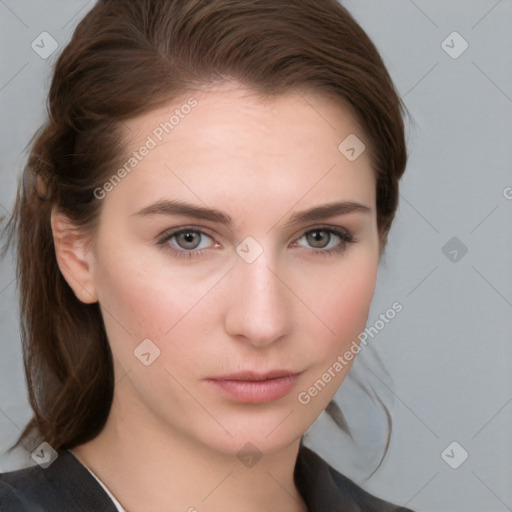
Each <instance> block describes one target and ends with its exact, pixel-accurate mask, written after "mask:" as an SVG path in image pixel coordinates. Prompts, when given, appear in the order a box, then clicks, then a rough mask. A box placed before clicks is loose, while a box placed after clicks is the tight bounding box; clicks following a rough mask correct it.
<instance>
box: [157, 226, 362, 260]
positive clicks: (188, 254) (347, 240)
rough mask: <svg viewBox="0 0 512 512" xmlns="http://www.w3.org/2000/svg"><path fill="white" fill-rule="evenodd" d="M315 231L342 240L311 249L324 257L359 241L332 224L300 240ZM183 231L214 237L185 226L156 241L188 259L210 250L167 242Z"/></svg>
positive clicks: (338, 252)
mask: <svg viewBox="0 0 512 512" xmlns="http://www.w3.org/2000/svg"><path fill="white" fill-rule="evenodd" d="M315 231H326V232H328V233H330V234H331V235H335V236H337V237H339V238H340V240H341V242H340V243H339V244H338V245H337V246H335V247H333V248H331V249H321V248H319V249H310V251H311V252H313V253H316V254H318V255H319V256H320V255H321V256H323V257H329V256H335V255H337V254H341V253H343V252H344V251H345V249H346V248H347V245H348V244H352V243H355V242H356V241H357V240H355V238H354V237H353V236H352V235H351V234H350V233H348V232H347V231H345V230H343V229H339V228H334V227H330V226H320V227H316V228H313V229H308V230H307V231H305V232H304V233H303V234H302V235H301V236H300V237H299V238H298V239H297V240H300V239H301V238H302V237H303V236H305V235H307V234H308V233H313V232H315ZM182 233H197V234H200V235H206V236H208V237H210V238H213V237H211V236H210V235H209V234H208V233H206V232H205V231H203V230H201V229H198V228H194V227H185V228H179V229H175V230H171V231H166V232H164V233H162V235H160V236H159V237H158V239H157V241H156V245H157V246H159V247H161V248H162V250H165V251H170V252H171V253H173V255H175V256H178V257H181V258H188V259H192V258H197V257H199V256H201V255H202V254H203V253H205V252H206V251H207V250H208V249H192V250H186V249H180V250H177V249H174V248H172V247H171V246H170V245H169V244H168V243H167V242H169V240H171V239H172V238H173V237H175V236H177V235H180V234H182Z"/></svg>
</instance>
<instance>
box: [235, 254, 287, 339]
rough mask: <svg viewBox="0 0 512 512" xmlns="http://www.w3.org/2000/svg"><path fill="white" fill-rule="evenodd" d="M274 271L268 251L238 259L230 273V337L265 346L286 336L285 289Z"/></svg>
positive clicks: (272, 260)
mask: <svg viewBox="0 0 512 512" xmlns="http://www.w3.org/2000/svg"><path fill="white" fill-rule="evenodd" d="M240 245H241V246H242V248H243V245H242V244H240ZM246 248H247V247H246ZM238 250H239V249H238ZM238 250H237V252H238ZM277 267H278V265H277V264H276V262H275V259H274V258H273V256H272V254H271V253H270V251H261V253H260V254H259V255H258V256H257V257H256V258H255V259H254V260H250V259H244V257H243V255H242V256H240V257H239V258H237V261H236V263H235V268H233V270H232V271H231V272H230V284H229V292H228V293H229V295H230V298H229V308H228V311H227V313H226V315H227V316H226V330H227V331H228V332H229V333H230V334H231V335H242V336H244V337H245V338H247V339H248V340H249V341H250V342H251V343H253V344H258V345H265V344H268V343H271V342H272V341H274V340H276V339H278V338H280V337H281V336H283V335H284V334H285V333H286V332H287V330H288V329H289V327H290V320H291V311H290V310H289V307H290V304H289V301H288V300H287V299H288V297H287V296H286V290H285V287H284V286H283V284H282V283H281V281H280V279H278V278H277V277H276V275H275V274H278V272H277V270H276V269H277Z"/></svg>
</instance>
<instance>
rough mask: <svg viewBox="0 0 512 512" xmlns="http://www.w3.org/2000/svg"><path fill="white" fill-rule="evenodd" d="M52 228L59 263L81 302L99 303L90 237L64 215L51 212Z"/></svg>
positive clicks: (54, 211) (65, 277)
mask: <svg viewBox="0 0 512 512" xmlns="http://www.w3.org/2000/svg"><path fill="white" fill-rule="evenodd" d="M51 228H52V232H53V243H54V246H55V256H56V258H57V264H58V266H59V269H60V271H61V273H62V275H63V276H64V279H65V280H66V282H67V283H68V284H69V286H70V287H71V289H72V290H73V292H74V293H75V295H76V297H77V298H78V300H80V301H81V302H84V303H85V304H93V303H94V302H97V300H98V297H97V294H96V284H95V279H94V272H93V270H94V268H93V265H92V261H93V259H92V252H91V249H90V243H89V242H90V238H89V237H88V236H86V235H85V234H84V233H83V231H80V230H79V229H78V228H77V227H76V226H75V225H74V224H73V223H72V222H71V221H70V220H69V218H68V217H67V216H66V215H64V214H63V213H61V212H58V211H56V210H55V209H53V210H52V214H51Z"/></svg>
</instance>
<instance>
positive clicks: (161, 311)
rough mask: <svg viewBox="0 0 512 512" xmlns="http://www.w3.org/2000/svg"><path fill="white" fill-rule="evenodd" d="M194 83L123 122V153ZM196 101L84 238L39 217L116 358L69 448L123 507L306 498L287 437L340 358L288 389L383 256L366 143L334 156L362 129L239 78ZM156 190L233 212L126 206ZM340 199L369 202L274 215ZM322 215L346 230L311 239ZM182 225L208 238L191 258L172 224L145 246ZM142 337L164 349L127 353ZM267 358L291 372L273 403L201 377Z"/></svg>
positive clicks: (319, 101) (312, 102) (351, 322)
mask: <svg viewBox="0 0 512 512" xmlns="http://www.w3.org/2000/svg"><path fill="white" fill-rule="evenodd" d="M191 95H192V94H190V95H187V96H184V98H183V99H182V100H181V99H180V100H179V101H173V102H172V103H170V104H168V105H166V106H165V107H163V108H160V109H158V110H156V111H152V112H150V113H147V114H144V115H142V116H140V117H138V118H136V119H132V120H130V121H128V122H127V128H128V129H127V132H126V136H127V149H128V150H129V151H128V152H129V153H130V152H131V151H133V150H135V149H137V148H139V147H140V146H141V145H142V144H143V143H144V141H145V140H146V137H147V136H148V135H150V134H151V132H152V130H153V129H154V128H155V127H156V126H158V125H159V123H160V122H163V121H165V120H168V119H169V116H170V115H171V114H172V112H173V110H174V109H176V108H179V107H180V105H183V104H184V103H185V102H186V100H187V98H189V97H190V96H191ZM193 96H194V98H195V99H196V100H197V102H198V104H197V106H196V107H195V108H194V109H192V111H191V112H190V114H188V115H187V116H186V117H185V118H184V119H182V120H180V123H179V125H178V126H176V127H175V128H174V130H173V131H172V132H171V133H169V134H168V135H166V136H165V138H164V139H163V140H162V141H161V142H159V144H158V145H157V147H156V148H154V149H152V150H151V151H150V152H149V154H148V155H147V156H145V157H144V158H143V159H142V161H141V162H140V163H138V165H137V167H136V169H134V170H133V171H132V172H131V173H129V174H128V175H127V176H126V177H124V178H123V179H122V180H121V182H120V183H119V184H117V185H116V186H115V187H114V188H113V190H111V191H110V192H109V193H108V194H106V197H105V198H104V199H102V201H103V203H102V210H101V214H100V222H99V225H98V229H97V230H96V232H95V233H94V235H93V236H92V238H91V237H87V236H84V235H83V234H81V233H80V232H79V231H78V230H76V229H75V228H74V227H73V226H72V225H71V224H70V223H69V222H67V220H66V218H65V217H64V216H63V215H62V214H60V213H59V212H57V211H56V210H54V211H53V213H52V229H53V232H54V240H55V246H56V253H57V259H58V262H59V266H60V268H61V271H62V273H63V275H64V277H65V278H66V280H67V281H68V283H69V284H70V286H71V287H72V288H73V290H74V292H75V294H76V295H77V297H78V298H79V299H80V300H82V301H83V302H86V303H92V302H96V301H98V302H99V305H100V307H101V311H102V314H103V318H104V322H105V328H106V332H107V335H108V339H109V342H110V345H111V349H112V353H113V356H114V361H115V376H116V384H115V391H114V401H113V405H112V409H111V412H110V415H109V418H108V420H107V423H106V425H105V428H104V429H103V431H102V432H101V433H100V434H99V435H98V436H97V437H96V438H95V439H93V440H92V441H90V442H88V443H85V444H83V445H81V446H78V447H76V448H75V449H74V453H75V454H76V455H77V456H78V457H79V458H80V460H81V461H82V462H83V463H84V464H86V465H87V466H88V467H89V468H91V470H92V471H94V472H95V474H96V475H97V476H98V477H99V478H100V479H101V480H102V481H103V482H104V483H105V484H106V485H107V487H108V488H109V489H110V490H111V491H112V493H113V494H114V496H115V497H116V498H117V499H118V500H119V501H120V503H121V504H122V505H123V506H124V507H125V508H126V510H127V511H135V510H147V511H162V510H172V511H178V510H179V511H184V510H194V508H195V509H197V510H198V511H200V512H203V511H208V512H221V511H222V512H241V511H242V512H253V511H254V512H255V511H261V510H266V511H301V510H306V508H305V504H304V502H303V500H302V498H301V496H300V494H299V492H298V490H297V488H296V487H295V484H294V481H293V470H294V466H295V461H296V457H297V453H298V449H299V441H300V437H301V435H302V434H304V432H305V431H306V430H307V429H308V428H309V427H310V426H311V424H312V423H313V422H314V421H315V419H316V418H317V417H318V416H319V415H320V413H321V412H322V411H323V410H324V409H325V407H326V406H327V404H328V403H329V401H330V400H331V398H332V397H333V395H334V394H335V392H336V391H337V389H338V387H339V385H340V384H341V382H342V380H343V379H344V378H345V376H346V374H347V372H348V369H349V365H347V366H346V367H345V368H344V369H343V371H340V372H338V373H337V374H336V377H335V378H334V379H332V380H331V382H330V383H329V384H328V385H326V386H325V388H324V389H323V390H322V391H321V392H319V393H318V394H317V396H315V397H313V398H312V399H311V401H310V402H309V403H308V404H306V405H303V404H301V403H299V401H298V399H297V396H298V394H299V392H301V391H304V390H307V389H308V388H310V387H311V386H312V385H313V383H314V382H315V381H317V380H318V379H319V378H321V376H322V374H323V373H324V372H325V371H326V370H327V368H329V367H331V366H332V365H333V363H334V362H335V361H336V358H337V357H338V356H339V355H341V354H344V353H345V351H346V350H348V348H349V347H350V345H351V344H352V342H353V340H355V339H356V338H357V335H358V334H359V333H360V332H361V331H362V330H363V329H364V327H365V323H366V320H367V317H368V312H369V307H370V303H371V299H372V296H373V293H374V288H375V283H376V277H377V267H378V261H379V233H378V230H377V218H376V204H375V201H376V197H375V174H374V171H373V169H372V165H371V161H370V157H369V155H368V152H367V151H366V152H364V153H363V154H362V155H361V156H360V157H359V158H357V159H356V160H355V161H353V162H350V161H349V160H348V159H346V158H345V156H343V155H342V154H341V153H340V152H339V151H338V145H339V143H340V142H341V141H342V140H344V139H345V138H346V137H347V136H348V135H349V134H351V133H355V134H356V135H358V137H359V138H360V139H362V140H364V134H362V133H361V131H360V129H359V128H358V125H357V123H356V121H355V119H354V117H353V115H352V114H351V112H350V111H349V110H348V109H346V108H344V107H342V106H341V105H340V104H339V103H333V102H332V101H331V100H328V99H326V98H321V97H319V96H316V95H314V94H312V93H304V94H295V93H287V94H285V95H281V96H279V97H276V98H272V99H269V98H261V97H258V96H256V95H255V94H254V93H252V92H250V91H249V90H247V89H244V88H242V87H241V86H238V85H236V84H230V85H229V86H225V87H219V88H217V89H212V90H208V91H206V90H203V91H194V93H193ZM158 200H181V201H186V202H189V203H193V204H194V205H198V206H203V207H208V208H215V209H218V210H221V211H223V212H225V213H226V214H228V215H230V216H231V217H232V219H233V225H232V226H226V225H223V224H220V223H217V222H213V221H210V220H198V219H195V218H191V217H184V216H177V215H144V216H143V215H137V212H138V211H139V210H141V209H143V208H144V207H146V206H148V205H151V204H153V203H155V202H156V201H158ZM340 201H351V202H355V203H359V204H361V205H364V206H366V207H368V211H354V212H352V213H348V214H338V215H335V216H331V217H327V218H324V219H322V220H315V221H309V222H301V223H299V224H295V225H292V226H286V222H287V221H288V220H289V219H290V218H291V216H292V215H294V214H295V213H297V212H300V211H303V210H307V209H309V208H313V207H316V206H321V205H324V204H328V203H333V202H340ZM325 226H328V227H330V228H335V229H336V228H338V229H341V230H345V231H348V232H349V233H350V234H351V235H352V236H353V238H354V240H355V241H354V242H352V243H346V244H343V241H342V240H341V239H339V238H338V237H337V236H336V235H335V234H331V235H329V231H327V232H325V231H322V230H320V236H319V235H318V233H317V237H318V236H319V240H317V239H316V238H314V237H313V236H312V235H311V231H313V232H315V228H317V229H320V228H324V227H325ZM180 227H181V228H183V227H190V228H194V229H196V230H202V231H203V232H204V233H206V236H205V235H202V236H201V235H197V236H198V238H195V243H196V244H198V243H199V249H195V251H196V252H197V251H198V250H200V249H204V250H203V252H202V253H201V254H199V255H197V256H196V257H193V258H186V257H179V256H177V255H176V253H174V252H172V249H174V250H175V251H181V254H183V253H185V252H186V251H187V250H190V247H191V244H190V241H189V240H190V238H189V239H187V240H188V241H189V244H188V245H187V244H186V241H187V240H185V241H184V240H183V236H182V237H181V238H177V237H175V238H172V239H170V240H168V241H167V242H166V244H164V245H157V244H156V241H157V239H158V237H159V236H160V235H161V234H162V233H164V232H165V231H166V230H169V229H171V228H180ZM324 229H325V228H324ZM307 233H309V235H307ZM248 236H251V237H253V238H254V239H255V240H256V241H257V243H258V244H259V246H260V247H261V248H262V250H263V252H262V254H261V255H260V256H259V257H258V258H257V259H256V260H255V261H253V262H252V263H247V262H246V261H245V260H244V259H242V258H241V257H240V256H239V255H238V254H237V252H236V248H237V246H238V244H240V242H242V241H243V240H244V239H245V238H246V237H248ZM192 240H193V241H194V236H192ZM315 243H316V244H317V245H315ZM180 244H181V245H180ZM165 245H166V246H167V249H168V250H165V248H164V246H165ZM323 246H328V247H329V248H330V247H336V246H338V247H342V250H340V251H338V252H334V253H332V254H330V255H326V254H322V252H325V250H326V249H324V248H322V247H323ZM250 250H253V249H250ZM144 339H150V340H152V342H153V343H154V344H155V345H156V346H157V347H158V348H159V350H160V356H159V357H158V358H157V359H155V360H154V362H153V363H152V364H150V365H149V366H145V365H144V364H142V363H141V362H140V361H139V360H138V359H137V358H136V357H135V356H134V350H135V349H136V348H137V347H138V345H139V344H140V343H141V342H142V340H144ZM276 368H279V369H283V368H284V369H288V370H292V371H294V372H299V373H300V375H299V376H298V378H297V381H296V384H295V386H294V387H293V389H292V391H291V392H290V393H289V394H288V395H286V396H284V397H283V398H279V399H277V400H275V401H271V402H268V403H244V402H239V401H235V400H232V399H230V398H228V397H226V396H224V395H223V394H222V393H220V391H219V390H218V389H217V388H216V387H215V386H212V385H211V383H209V382H207V381H206V380H205V379H207V378H209V377H212V376H220V375H225V374H228V373H233V372H236V371H241V370H246V369H256V370H258V371H261V372H265V371H269V370H272V369H276ZM248 442H250V443H252V445H253V446H254V447H256V448H257V450H258V452H259V453H261V455H262V457H261V459H260V460H259V461H258V462H257V463H256V464H255V465H254V466H252V467H246V466H245V465H244V464H242V463H241V461H240V460H239V458H237V456H236V455H237V452H238V451H239V450H240V449H241V448H242V447H243V446H244V445H246V443H248ZM191 507H194V508H191Z"/></svg>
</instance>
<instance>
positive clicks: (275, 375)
mask: <svg viewBox="0 0 512 512" xmlns="http://www.w3.org/2000/svg"><path fill="white" fill-rule="evenodd" d="M293 375H297V372H293V371H290V370H272V371H269V372H265V373H259V372H255V371H252V370H247V371H242V372H236V373H231V374H229V375H221V376H219V377H210V380H240V381H261V380H270V379H279V378H283V377H291V376H293Z"/></svg>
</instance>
